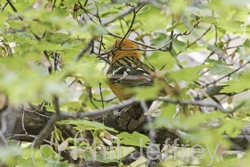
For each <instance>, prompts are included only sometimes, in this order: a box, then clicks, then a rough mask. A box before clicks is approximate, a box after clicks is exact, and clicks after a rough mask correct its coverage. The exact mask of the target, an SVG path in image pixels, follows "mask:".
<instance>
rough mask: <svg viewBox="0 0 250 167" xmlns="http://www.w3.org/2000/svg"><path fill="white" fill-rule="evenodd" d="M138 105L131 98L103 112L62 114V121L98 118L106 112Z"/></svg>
mask: <svg viewBox="0 0 250 167" xmlns="http://www.w3.org/2000/svg"><path fill="white" fill-rule="evenodd" d="M134 103H136V100H135V99H134V98H131V99H129V100H127V101H124V102H122V103H121V104H118V105H115V106H111V107H108V108H105V109H103V110H94V111H91V112H78V113H72V112H61V118H62V119H67V118H73V119H76V118H84V117H89V116H96V115H100V114H103V113H106V112H111V111H114V110H119V109H121V108H124V107H126V106H129V105H132V104H134Z"/></svg>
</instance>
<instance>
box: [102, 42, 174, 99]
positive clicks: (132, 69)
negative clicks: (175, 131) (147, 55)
mask: <svg viewBox="0 0 250 167" xmlns="http://www.w3.org/2000/svg"><path fill="white" fill-rule="evenodd" d="M121 42H122V43H121ZM111 58H112V59H111V65H110V67H109V69H108V72H107V76H108V84H109V87H110V89H111V90H112V92H113V93H114V94H115V95H116V96H117V97H118V98H119V99H121V100H126V99H129V98H131V97H132V96H133V93H132V92H131V91H128V90H127V89H129V88H134V87H141V86H152V85H153V84H154V80H155V78H156V74H157V73H156V72H155V71H154V70H153V69H151V68H150V67H148V66H147V65H146V64H144V63H143V62H142V61H141V60H140V59H141V55H140V52H139V48H138V45H137V44H135V43H134V42H133V41H131V40H129V39H124V40H123V41H122V40H117V41H116V42H115V43H114V44H113V46H112V51H111ZM161 80H162V79H161ZM165 86H166V88H167V89H169V88H171V87H170V86H168V85H166V84H165ZM165 90H166V89H165ZM161 92H162V91H161ZM164 92H168V90H166V91H164ZM164 94H165V95H166V93H164Z"/></svg>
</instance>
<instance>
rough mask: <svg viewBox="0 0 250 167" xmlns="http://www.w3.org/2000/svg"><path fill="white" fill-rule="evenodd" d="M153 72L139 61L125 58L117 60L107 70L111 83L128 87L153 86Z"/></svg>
mask: <svg viewBox="0 0 250 167" xmlns="http://www.w3.org/2000/svg"><path fill="white" fill-rule="evenodd" d="M153 74H154V71H153V70H152V69H151V68H149V67H148V66H147V65H145V64H143V63H142V62H141V61H140V60H138V59H136V58H133V57H127V58H122V59H118V60H117V61H116V62H115V63H113V64H112V65H111V66H110V68H109V70H108V79H109V82H111V83H118V84H123V85H126V86H129V87H134V86H150V85H153Z"/></svg>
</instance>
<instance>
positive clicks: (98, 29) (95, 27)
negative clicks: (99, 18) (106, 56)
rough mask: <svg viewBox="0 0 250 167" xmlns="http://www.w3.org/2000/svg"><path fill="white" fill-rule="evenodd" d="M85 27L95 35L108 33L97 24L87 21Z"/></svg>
mask: <svg viewBox="0 0 250 167" xmlns="http://www.w3.org/2000/svg"><path fill="white" fill-rule="evenodd" d="M87 27H88V29H89V30H90V31H91V33H92V34H93V35H95V36H100V35H105V34H108V32H107V30H106V29H105V28H104V27H103V26H101V25H99V24H94V23H89V24H88V25H87Z"/></svg>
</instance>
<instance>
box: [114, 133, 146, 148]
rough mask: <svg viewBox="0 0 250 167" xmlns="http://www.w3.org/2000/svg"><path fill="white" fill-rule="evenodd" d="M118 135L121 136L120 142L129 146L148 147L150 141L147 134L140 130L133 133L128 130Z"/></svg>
mask: <svg viewBox="0 0 250 167" xmlns="http://www.w3.org/2000/svg"><path fill="white" fill-rule="evenodd" d="M116 136H117V137H119V138H120V142H121V143H122V144H124V145H128V146H139V147H145V148H146V147H147V145H148V143H149V141H150V140H149V138H148V137H147V136H145V135H142V134H140V133H138V132H133V133H132V134H129V133H128V132H122V133H120V134H118V135H116Z"/></svg>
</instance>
